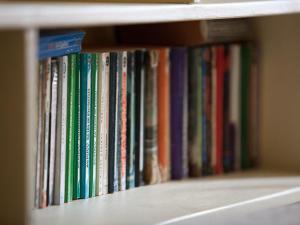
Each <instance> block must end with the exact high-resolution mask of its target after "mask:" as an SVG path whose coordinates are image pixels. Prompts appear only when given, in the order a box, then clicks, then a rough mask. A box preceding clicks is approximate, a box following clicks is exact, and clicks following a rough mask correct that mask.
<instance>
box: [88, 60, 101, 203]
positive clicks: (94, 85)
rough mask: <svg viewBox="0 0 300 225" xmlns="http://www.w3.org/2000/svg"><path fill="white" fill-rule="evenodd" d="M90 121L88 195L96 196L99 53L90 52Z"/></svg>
mask: <svg viewBox="0 0 300 225" xmlns="http://www.w3.org/2000/svg"><path fill="white" fill-rule="evenodd" d="M91 64H92V65H91V67H92V68H91V106H90V107H91V116H90V118H91V122H90V124H91V125H90V127H91V128H90V129H91V131H90V134H91V135H90V163H89V164H90V175H89V178H90V184H89V187H90V190H89V197H94V196H96V151H97V144H98V143H97V136H98V134H97V132H98V71H99V54H92V63H91Z"/></svg>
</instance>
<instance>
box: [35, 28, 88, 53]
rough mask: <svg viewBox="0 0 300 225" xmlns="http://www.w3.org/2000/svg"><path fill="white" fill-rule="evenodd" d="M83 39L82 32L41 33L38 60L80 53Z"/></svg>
mask: <svg viewBox="0 0 300 225" xmlns="http://www.w3.org/2000/svg"><path fill="white" fill-rule="evenodd" d="M83 37H84V32H82V31H62V32H42V34H41V36H40V38H39V59H46V58H48V57H58V56H64V55H68V54H72V53H77V52H80V51H81V43H82V40H83Z"/></svg>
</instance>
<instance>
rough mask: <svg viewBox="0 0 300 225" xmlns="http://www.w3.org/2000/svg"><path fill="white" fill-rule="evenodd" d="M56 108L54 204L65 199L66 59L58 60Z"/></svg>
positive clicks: (65, 57) (64, 57) (61, 202)
mask: <svg viewBox="0 0 300 225" xmlns="http://www.w3.org/2000/svg"><path fill="white" fill-rule="evenodd" d="M58 87H59V88H58V107H57V141H56V162H55V193H54V204H56V205H60V204H63V203H64V198H65V163H66V135H67V129H66V127H67V126H66V124H67V87H68V57H67V56H63V57H61V58H59V75H58Z"/></svg>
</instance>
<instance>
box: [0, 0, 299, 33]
mask: <svg viewBox="0 0 300 225" xmlns="http://www.w3.org/2000/svg"><path fill="white" fill-rule="evenodd" d="M298 12H300V0H243V1H235V0H233V1H226V0H213V1H211V0H206V1H201V3H198V4H112V3H109V4H108V3H90V4H84V3H27V4H26V3H0V28H2V29H4V28H28V27H37V28H58V27H72V26H88V25H94V26H95V25H117V24H136V23H153V22H166V21H185V20H199V19H221V18H237V17H253V16H263V15H278V14H288V13H298Z"/></svg>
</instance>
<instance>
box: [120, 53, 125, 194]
mask: <svg viewBox="0 0 300 225" xmlns="http://www.w3.org/2000/svg"><path fill="white" fill-rule="evenodd" d="M121 63H122V70H121V73H120V77H121V79H120V80H121V90H120V92H121V99H120V102H121V104H120V106H121V107H120V108H121V118H120V120H121V129H120V130H121V135H120V138H121V152H120V153H121V157H120V170H119V190H120V191H124V190H126V148H127V146H126V144H127V136H126V133H127V130H126V129H127V52H126V51H123V52H122V58H121Z"/></svg>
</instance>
